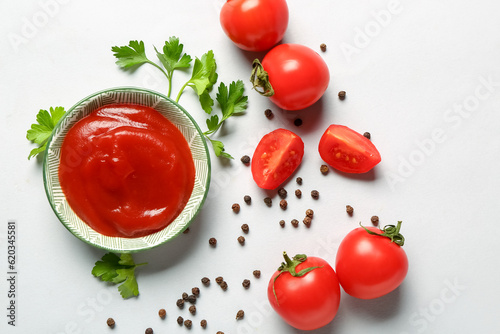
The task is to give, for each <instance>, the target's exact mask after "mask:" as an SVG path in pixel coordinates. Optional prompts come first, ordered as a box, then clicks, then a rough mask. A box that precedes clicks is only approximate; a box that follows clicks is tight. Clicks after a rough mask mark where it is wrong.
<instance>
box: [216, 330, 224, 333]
mask: <svg viewBox="0 0 500 334" xmlns="http://www.w3.org/2000/svg"><path fill="white" fill-rule="evenodd" d="M216 334H224V332H221V331H218V332H217V333H216Z"/></svg>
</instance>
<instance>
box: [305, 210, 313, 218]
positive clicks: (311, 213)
mask: <svg viewBox="0 0 500 334" xmlns="http://www.w3.org/2000/svg"><path fill="white" fill-rule="evenodd" d="M306 216H307V217H309V218H312V217H313V216H314V211H313V210H311V209H307V210H306Z"/></svg>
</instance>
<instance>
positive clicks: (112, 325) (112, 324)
mask: <svg viewBox="0 0 500 334" xmlns="http://www.w3.org/2000/svg"><path fill="white" fill-rule="evenodd" d="M106 323H107V324H108V326H109V327H111V328H114V327H115V319H113V318H108V320H106Z"/></svg>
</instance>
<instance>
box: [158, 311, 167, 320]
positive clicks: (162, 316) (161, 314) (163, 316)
mask: <svg viewBox="0 0 500 334" xmlns="http://www.w3.org/2000/svg"><path fill="white" fill-rule="evenodd" d="M158 315H159V316H160V318H162V319H165V317H166V316H167V311H165V309H164V308H162V309H160V310H159V311H158Z"/></svg>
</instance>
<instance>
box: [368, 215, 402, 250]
mask: <svg viewBox="0 0 500 334" xmlns="http://www.w3.org/2000/svg"><path fill="white" fill-rule="evenodd" d="M402 223H403V222H402V221H398V224H397V225H396V226H394V225H386V226H384V229H383V230H382V229H381V231H382V233H377V232H373V231H370V230H369V229H367V228H366V227H364V226H363V225H361V223H359V226H361V227H362V228H364V229H365V231H366V232H368V233H369V234H374V235H380V236H382V237H387V238H389V239H391V242H394V243H395V244H397V245H399V246H403V245H404V244H405V238H404V237H403V235H402V234H401V233H399V231H400V230H401V224H402Z"/></svg>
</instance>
